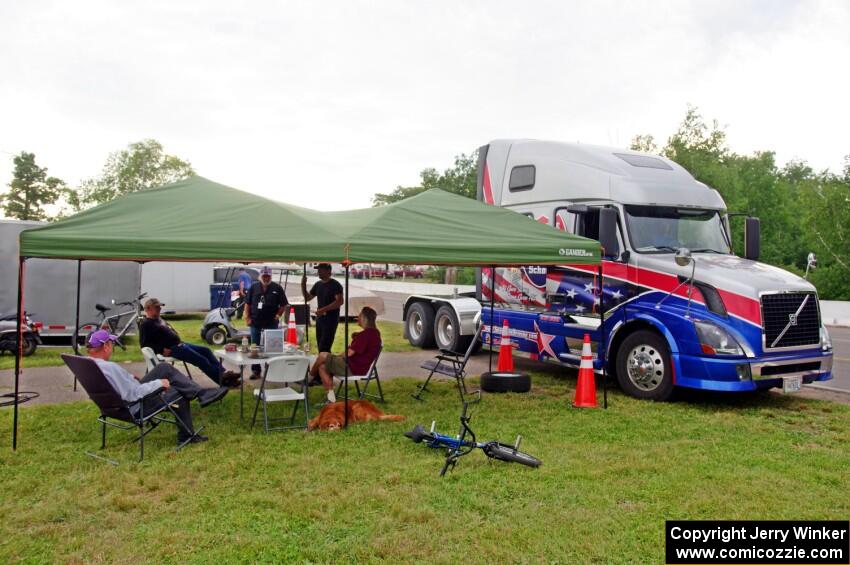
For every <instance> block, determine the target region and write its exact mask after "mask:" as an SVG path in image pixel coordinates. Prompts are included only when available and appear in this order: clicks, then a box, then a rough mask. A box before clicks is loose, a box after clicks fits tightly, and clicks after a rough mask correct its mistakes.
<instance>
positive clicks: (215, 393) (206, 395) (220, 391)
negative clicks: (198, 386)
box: [198, 386, 228, 408]
mask: <svg viewBox="0 0 850 565" xmlns="http://www.w3.org/2000/svg"><path fill="white" fill-rule="evenodd" d="M227 392H228V389H227V388H225V387H223V386H221V387H218V388H211V389H207V390H204V391H202V392H201V393H200V394H198V402H200V404H201V408H206V407H207V406H209V405H210V404H212V403H213V402H216V401H219V400H221V399H222V398H224V395H225V394H227Z"/></svg>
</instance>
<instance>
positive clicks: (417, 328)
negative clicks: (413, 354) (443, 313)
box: [404, 302, 434, 349]
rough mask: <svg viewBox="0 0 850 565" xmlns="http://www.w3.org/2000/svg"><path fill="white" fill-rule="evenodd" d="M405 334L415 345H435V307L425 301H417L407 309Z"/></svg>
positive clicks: (426, 347)
mask: <svg viewBox="0 0 850 565" xmlns="http://www.w3.org/2000/svg"><path fill="white" fill-rule="evenodd" d="M404 335H405V336H406V337H407V341H409V342H410V345H412V346H414V347H419V348H422V349H428V348H431V347H434V309H433V308H431V306H430V305H429V304H425V303H424V302H415V303H414V304H412V305H411V306H410V309H409V310H408V311H407V319H406V320H405V326H404Z"/></svg>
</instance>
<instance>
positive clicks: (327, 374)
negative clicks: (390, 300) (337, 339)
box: [310, 306, 381, 403]
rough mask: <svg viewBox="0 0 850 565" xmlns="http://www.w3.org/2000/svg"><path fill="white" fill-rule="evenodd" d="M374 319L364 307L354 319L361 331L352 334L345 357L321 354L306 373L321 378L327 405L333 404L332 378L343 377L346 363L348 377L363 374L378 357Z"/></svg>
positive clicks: (371, 311)
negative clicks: (326, 396) (308, 372)
mask: <svg viewBox="0 0 850 565" xmlns="http://www.w3.org/2000/svg"><path fill="white" fill-rule="evenodd" d="M377 317H378V313H377V312H375V310H373V309H372V308H369V307H368V306H365V307H364V308H363V309H362V310H361V311H360V315H359V316H357V324H358V325H359V326H360V327H361V328H363V331H362V332H355V333H354V334H352V336H351V343H350V344H349V346H348V351H346V354H345V356H344V357H343V356H342V355H336V354H334V353H329V352H326V351H323V352H321V353H319V356H318V357H317V358H316V362H315V363H314V364H313V367H312V368H311V369H310V374H311V375H312V376H313V377H315V376H317V375H318V376H319V377H321V378H322V385H324V387H325V391H326V392H327V395H328V402H329V403H331V402H336V394H334V379H333V378H334V376H337V377H341V376H344V375H345V365H346V364H348V374H349V375H365V374H366V371H368V370H369V367H370V366H371V365H372V361H374V360H375V358H376V357H377V356H378V352H379V351H380V349H381V332H380V331H378V328H377V327H376V325H375V320H376V319H377Z"/></svg>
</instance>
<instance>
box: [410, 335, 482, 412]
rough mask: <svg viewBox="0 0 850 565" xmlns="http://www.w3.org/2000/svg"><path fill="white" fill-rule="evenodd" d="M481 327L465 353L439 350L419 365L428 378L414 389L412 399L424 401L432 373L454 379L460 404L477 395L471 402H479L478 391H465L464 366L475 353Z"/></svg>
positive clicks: (479, 392)
mask: <svg viewBox="0 0 850 565" xmlns="http://www.w3.org/2000/svg"><path fill="white" fill-rule="evenodd" d="M483 327H484V324H481V323H479V324H478V327H477V328H476V330H475V335H474V336H472V341H470V342H469V347H467V348H466V353H463V354H461V353H458V352H457V351H449V350H448V349H441V350H440V354H439V355H437V356H436V357H434V358H433V359H429V360H427V361H425V362H424V363H422V365H420V367H421V368H422V369H427V370H429V371H430V373H428V378H427V379H425V382H424V383H422V384H421V385H419V386H417V387H416V388H417V391H416V394H414V395H412V396H413V398H415V399H416V400H424V399H423V398H422V393H423V392H425V391H426V390H427V389H428V383H430V382H431V377H433V376H434V373H440V374H441V375H445V376H447V377H452V378H454V379H455V381H456V382H457V391H458V394H460V401H461V403H464V402H467V400H466V395H468V394H475V393H478V398H477V399H475V400H472V401H471V402H478V401H479V400H481V391H480V390H477V391H472V392H470V391H468V390H466V364H467V363H468V362H469V358H470V357H472V352H473V351H475V348H476V347H477V346H478V340H479V339H480V338H481V330H482V328H483Z"/></svg>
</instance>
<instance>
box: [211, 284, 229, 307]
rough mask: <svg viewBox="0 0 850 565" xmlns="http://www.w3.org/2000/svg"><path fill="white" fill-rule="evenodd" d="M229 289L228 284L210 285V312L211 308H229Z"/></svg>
mask: <svg viewBox="0 0 850 565" xmlns="http://www.w3.org/2000/svg"><path fill="white" fill-rule="evenodd" d="M230 288H231V285H230V283H218V284H211V285H210V310H212V309H213V308H227V307H229V306H230Z"/></svg>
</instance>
